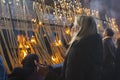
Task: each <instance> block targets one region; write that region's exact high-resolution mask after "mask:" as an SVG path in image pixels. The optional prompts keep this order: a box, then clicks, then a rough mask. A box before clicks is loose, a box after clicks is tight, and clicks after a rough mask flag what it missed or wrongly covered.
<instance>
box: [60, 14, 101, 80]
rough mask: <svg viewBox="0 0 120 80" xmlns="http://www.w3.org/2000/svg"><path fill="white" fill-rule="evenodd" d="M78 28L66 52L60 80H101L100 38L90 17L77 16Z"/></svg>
mask: <svg viewBox="0 0 120 80" xmlns="http://www.w3.org/2000/svg"><path fill="white" fill-rule="evenodd" d="M77 23H78V25H77V26H79V27H80V30H78V33H77V35H76V37H75V38H74V40H73V42H72V44H71V45H70V47H69V49H68V50H67V52H66V53H67V55H66V59H65V61H64V65H63V70H62V77H61V80H101V68H102V60H103V57H102V56H103V46H102V37H101V35H100V34H99V33H98V31H97V26H96V22H95V20H94V18H93V17H91V16H78V18H77Z"/></svg>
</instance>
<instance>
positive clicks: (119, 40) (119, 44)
mask: <svg viewBox="0 0 120 80" xmlns="http://www.w3.org/2000/svg"><path fill="white" fill-rule="evenodd" d="M116 45H117V47H119V48H120V38H118V39H117V42H116Z"/></svg>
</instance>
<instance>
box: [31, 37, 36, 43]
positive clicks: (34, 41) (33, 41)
mask: <svg viewBox="0 0 120 80" xmlns="http://www.w3.org/2000/svg"><path fill="white" fill-rule="evenodd" d="M31 43H34V44H36V43H37V42H36V40H35V37H34V36H32V38H31Z"/></svg>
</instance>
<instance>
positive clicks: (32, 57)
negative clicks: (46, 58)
mask: <svg viewBox="0 0 120 80" xmlns="http://www.w3.org/2000/svg"><path fill="white" fill-rule="evenodd" d="M35 61H36V62H37V63H39V58H38V56H37V55H36V54H28V55H27V56H26V57H25V58H24V59H23V61H22V64H23V67H36V64H35Z"/></svg>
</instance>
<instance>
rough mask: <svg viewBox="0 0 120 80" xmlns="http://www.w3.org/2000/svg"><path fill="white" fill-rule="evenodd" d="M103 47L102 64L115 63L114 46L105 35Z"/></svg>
mask: <svg viewBox="0 0 120 80" xmlns="http://www.w3.org/2000/svg"><path fill="white" fill-rule="evenodd" d="M103 47H104V64H105V65H111V64H114V63H115V57H116V47H115V44H114V41H113V39H112V38H111V37H107V38H105V39H104V40H103Z"/></svg>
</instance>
